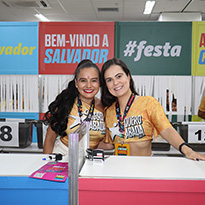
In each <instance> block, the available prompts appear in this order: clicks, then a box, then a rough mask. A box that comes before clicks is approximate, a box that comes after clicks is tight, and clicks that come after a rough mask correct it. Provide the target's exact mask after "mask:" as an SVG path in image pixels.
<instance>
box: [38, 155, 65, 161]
mask: <svg viewBox="0 0 205 205" xmlns="http://www.w3.org/2000/svg"><path fill="white" fill-rule="evenodd" d="M62 158H63V155H62V154H50V155H48V156H47V157H44V158H43V159H42V160H48V161H49V160H50V161H59V160H62Z"/></svg>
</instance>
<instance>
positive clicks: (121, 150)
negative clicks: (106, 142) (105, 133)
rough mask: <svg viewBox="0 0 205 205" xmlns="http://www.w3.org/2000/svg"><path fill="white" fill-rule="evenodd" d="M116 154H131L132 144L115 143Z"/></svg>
mask: <svg viewBox="0 0 205 205" xmlns="http://www.w3.org/2000/svg"><path fill="white" fill-rule="evenodd" d="M115 155H119V156H129V155H130V145H129V144H123V143H121V144H115Z"/></svg>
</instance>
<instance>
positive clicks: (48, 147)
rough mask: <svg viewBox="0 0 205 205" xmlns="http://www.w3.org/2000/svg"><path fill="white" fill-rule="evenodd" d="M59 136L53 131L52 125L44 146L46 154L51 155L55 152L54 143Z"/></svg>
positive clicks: (48, 130)
mask: <svg viewBox="0 0 205 205" xmlns="http://www.w3.org/2000/svg"><path fill="white" fill-rule="evenodd" d="M57 136H58V134H57V133H56V132H54V131H53V130H52V128H51V127H50V125H49V126H48V129H47V133H46V138H45V142H44V146H43V153H44V154H51V153H52V152H53V147H54V143H55V141H56V138H57Z"/></svg>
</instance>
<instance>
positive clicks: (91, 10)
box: [0, 0, 205, 21]
mask: <svg viewBox="0 0 205 205" xmlns="http://www.w3.org/2000/svg"><path fill="white" fill-rule="evenodd" d="M40 1H44V2H45V3H46V4H47V8H41V6H39V5H41V3H40ZM145 2H146V0H0V21H39V20H38V19H37V18H36V17H35V16H34V14H37V13H40V14H43V15H44V16H45V17H46V18H48V19H49V20H50V21H157V20H158V18H159V15H160V13H162V12H163V13H164V12H165V13H196V12H200V13H201V14H202V20H205V0H156V4H155V6H154V9H153V11H152V14H151V15H144V14H143V10H144V5H145ZM98 8H118V10H119V11H118V12H116V11H115V12H114V11H113V12H111V11H109V12H108V11H107V12H99V11H98Z"/></svg>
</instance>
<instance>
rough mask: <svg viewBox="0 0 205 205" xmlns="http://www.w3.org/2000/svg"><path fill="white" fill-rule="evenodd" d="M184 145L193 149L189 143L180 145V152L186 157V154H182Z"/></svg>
mask: <svg viewBox="0 0 205 205" xmlns="http://www.w3.org/2000/svg"><path fill="white" fill-rule="evenodd" d="M184 145H186V146H187V147H189V148H191V149H192V147H191V146H190V145H189V144H188V143H186V142H183V143H182V144H180V145H179V151H180V152H181V153H182V154H183V155H185V154H184V153H183V152H182V146H184Z"/></svg>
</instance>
